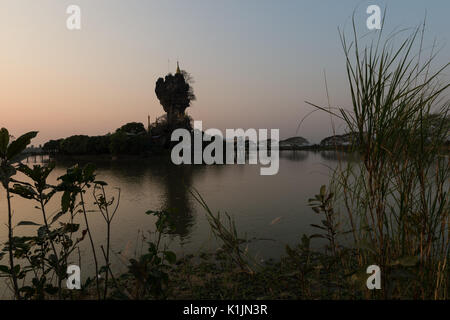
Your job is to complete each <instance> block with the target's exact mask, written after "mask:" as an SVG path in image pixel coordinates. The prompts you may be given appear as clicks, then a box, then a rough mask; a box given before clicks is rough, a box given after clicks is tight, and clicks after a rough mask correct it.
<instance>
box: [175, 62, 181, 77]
mask: <svg viewBox="0 0 450 320" xmlns="http://www.w3.org/2000/svg"><path fill="white" fill-rule="evenodd" d="M176 73H177V74H178V73H181V70H180V64H179V63H178V61H177V72H176Z"/></svg>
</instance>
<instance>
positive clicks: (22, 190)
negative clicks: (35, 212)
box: [10, 184, 36, 199]
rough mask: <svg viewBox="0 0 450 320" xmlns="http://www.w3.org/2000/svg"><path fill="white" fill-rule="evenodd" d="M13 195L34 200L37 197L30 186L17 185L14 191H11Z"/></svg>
mask: <svg viewBox="0 0 450 320" xmlns="http://www.w3.org/2000/svg"><path fill="white" fill-rule="evenodd" d="M10 191H11V192H12V193H15V194H18V195H19V196H21V197H22V198H25V199H34V197H35V196H36V192H35V191H34V190H33V189H32V188H31V187H28V186H23V185H20V184H15V185H14V186H13V188H12V189H10Z"/></svg>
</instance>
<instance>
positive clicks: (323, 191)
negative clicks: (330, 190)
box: [320, 185, 327, 197]
mask: <svg viewBox="0 0 450 320" xmlns="http://www.w3.org/2000/svg"><path fill="white" fill-rule="evenodd" d="M326 190H327V187H326V186H325V185H323V186H321V187H320V195H321V196H322V197H324V196H325V192H326Z"/></svg>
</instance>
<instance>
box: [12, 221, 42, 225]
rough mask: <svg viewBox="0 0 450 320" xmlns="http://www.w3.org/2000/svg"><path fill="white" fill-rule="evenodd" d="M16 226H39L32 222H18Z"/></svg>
mask: <svg viewBox="0 0 450 320" xmlns="http://www.w3.org/2000/svg"><path fill="white" fill-rule="evenodd" d="M17 226H40V224H38V223H36V222H33V221H20V222H19V223H18V224H17Z"/></svg>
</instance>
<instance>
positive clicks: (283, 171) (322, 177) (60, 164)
mask: <svg viewBox="0 0 450 320" xmlns="http://www.w3.org/2000/svg"><path fill="white" fill-rule="evenodd" d="M30 160H31V159H30ZM38 160H39V159H38ZM353 160H354V156H353V155H351V154H348V153H343V152H342V153H341V152H335V151H320V152H314V151H281V152H280V167H279V172H278V174H276V175H273V176H262V175H260V170H259V169H260V166H259V165H248V164H246V165H211V166H207V165H181V166H176V165H173V164H172V163H171V161H170V158H168V157H154V158H150V159H127V160H120V159H119V160H115V161H112V160H95V161H92V160H90V162H94V163H95V165H96V166H97V179H98V180H103V181H106V182H107V183H108V185H109V186H108V191H109V194H110V195H115V194H116V193H117V191H116V190H115V189H114V188H115V187H117V188H120V189H121V198H120V207H119V210H118V212H117V215H116V217H115V218H114V221H113V224H112V250H113V251H114V252H115V254H114V257H115V259H114V260H115V262H114V265H113V268H112V269H113V271H114V272H119V271H121V270H124V269H125V266H126V264H125V263H126V261H127V260H128V259H129V258H131V257H134V256H135V255H136V254H139V252H140V250H142V243H143V241H142V237H143V236H146V237H147V238H148V231H153V230H154V229H155V227H154V222H155V218H154V217H153V216H149V215H146V214H145V212H146V211H147V210H169V211H170V212H171V214H172V215H173V217H174V221H175V228H174V230H173V231H172V233H171V234H170V235H169V236H168V237H167V239H166V243H167V244H168V245H169V246H170V248H171V249H173V250H174V251H175V252H176V253H177V254H178V255H179V256H182V255H184V254H189V253H194V254H195V253H198V252H201V251H211V250H216V249H217V247H218V244H217V242H215V241H214V237H213V235H212V233H211V231H210V228H209V225H208V222H207V219H206V216H205V212H204V210H203V209H202V208H201V206H200V205H199V204H198V203H197V202H196V201H195V200H194V199H193V198H192V196H191V195H190V193H189V190H190V189H192V188H195V189H196V190H197V191H198V192H199V193H200V194H201V195H202V197H203V198H204V199H205V201H206V202H207V204H208V206H209V207H210V208H211V209H212V211H213V212H217V211H220V212H227V213H229V214H230V215H231V216H232V217H233V218H234V219H235V222H236V226H237V229H238V231H239V232H240V234H241V235H242V236H246V238H247V239H254V241H252V242H251V243H250V245H249V250H250V252H251V253H252V255H254V256H256V257H257V258H258V259H269V258H278V257H279V256H280V255H281V254H282V253H283V252H284V248H285V245H286V244H295V243H298V242H299V241H300V237H301V236H302V234H304V233H307V234H311V233H313V232H316V231H315V230H313V228H311V227H310V224H311V223H317V222H319V221H320V220H319V216H318V215H317V214H315V213H314V212H313V211H312V210H311V208H309V207H308V205H307V201H308V199H309V198H311V197H312V196H314V195H315V194H317V193H318V192H319V189H320V186H321V185H324V184H327V183H328V181H329V177H330V174H331V169H332V168H335V167H336V165H337V164H338V163H339V161H343V162H344V163H345V162H346V161H353ZM76 162H80V165H82V164H84V163H86V162H87V161H86V160H83V161H75V160H58V161H57V162H56V168H55V170H54V171H53V172H52V174H51V176H50V178H49V182H50V183H55V184H56V183H57V180H56V179H57V177H59V176H61V175H63V174H64V173H65V170H66V168H68V167H69V166H71V165H73V164H75V163H76ZM29 165H33V161H29ZM16 179H19V180H26V179H25V178H24V177H23V176H20V175H18V176H17V177H16ZM11 201H12V206H13V210H14V217H13V221H14V224H17V223H18V222H19V221H22V220H31V221H35V222H38V223H41V221H42V217H41V214H40V211H39V210H37V209H35V208H34V206H35V205H36V204H35V203H33V202H31V201H29V200H24V199H22V198H20V197H18V196H14V198H13V199H12V200H11ZM86 202H87V205H88V208H89V209H95V206H94V205H93V198H92V191H89V192H88V197H87V200H86ZM59 207H60V196H58V197H55V198H54V199H52V201H51V202H50V204H49V210H48V213H49V214H55V213H57V212H58V209H59ZM0 212H1V214H0V241H1V242H2V243H3V242H4V241H6V239H7V227H6V222H7V206H6V199H5V192H4V190H3V189H2V190H1V194H0ZM79 218H81V216H80V217H79ZM89 219H90V227H91V230H92V233H93V236H94V238H95V239H94V240H95V242H96V244H98V245H100V244H103V243H104V241H105V237H106V226H105V223H104V220H103V218H102V216H101V214H100V213H99V212H90V213H89ZM79 223H81V226H82V228H83V226H84V224H83V222H82V220H81V219H80V221H79ZM35 229H36V227H32V226H19V227H16V228H15V230H14V232H15V234H16V235H25V234H27V235H30V233H32V232H34V230H35ZM81 249H82V250H81V264H82V266H81V269H82V273H83V278H85V277H87V276H89V275H92V274H91V272H92V270H93V269H92V265H93V263H92V262H91V261H90V260H91V259H89V260H88V259H87V258H85V259H83V257H86V254H88V255H89V256H90V254H91V252H90V247H89V246H88V240H87V239H86V240H85V241H84V243H83V244H82V246H81ZM98 255H99V256H101V254H100V252H98ZM73 259H74V262H75V263H77V262H78V257H74V258H73ZM102 262H103V261H102ZM1 264H7V258H6V257H5V258H4V259H3V261H2V262H1ZM3 291H4V290H2V291H1V292H0V298H5V295H9V293H5V295H3Z"/></svg>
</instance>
